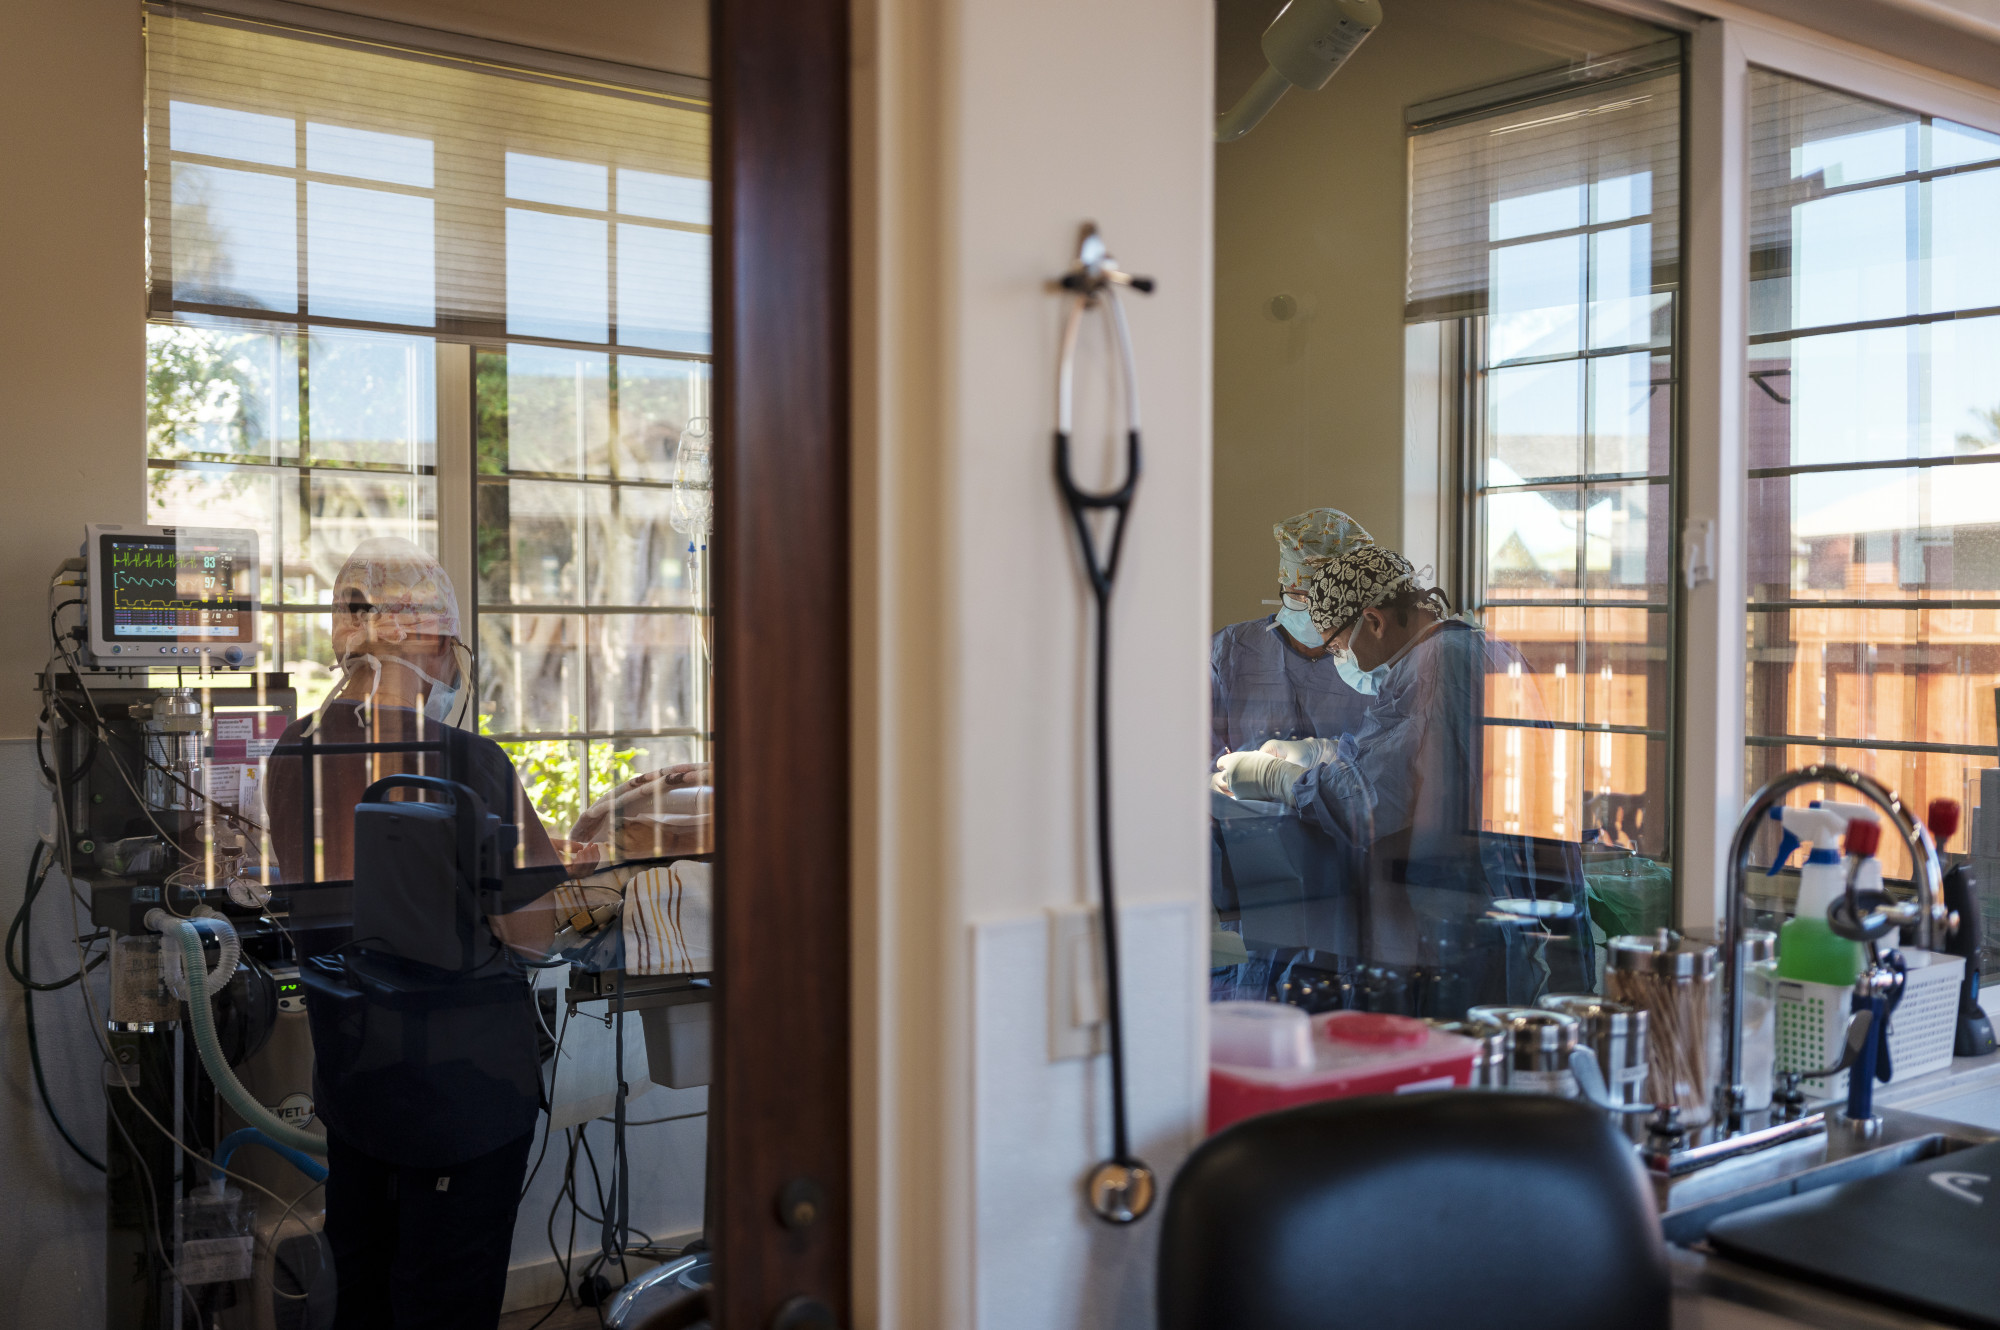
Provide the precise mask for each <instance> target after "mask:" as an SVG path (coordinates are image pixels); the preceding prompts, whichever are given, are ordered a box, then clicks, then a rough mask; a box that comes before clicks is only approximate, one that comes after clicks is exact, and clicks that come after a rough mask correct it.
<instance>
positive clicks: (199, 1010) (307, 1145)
mask: <svg viewBox="0 0 2000 1330" xmlns="http://www.w3.org/2000/svg"><path fill="white" fill-rule="evenodd" d="M173 926H174V928H175V930H176V931H177V932H179V933H180V935H181V964H182V968H183V971H184V973H185V974H186V976H187V986H188V1019H189V1020H190V1021H191V1022H192V1023H193V1025H194V1046H195V1047H196V1048H197V1049H199V1050H200V1051H201V1065H202V1066H204V1067H206V1068H208V1078H209V1079H210V1080H212V1081H214V1082H215V1088H216V1091H217V1092H218V1093H220V1094H221V1095H222V1100H223V1102H224V1103H226V1104H228V1105H229V1106H230V1107H231V1108H233V1109H235V1110H236V1115H237V1116H238V1117H240V1118H242V1119H243V1121H244V1122H246V1123H248V1124H249V1125H250V1126H252V1127H255V1128H257V1129H258V1130H259V1131H261V1132H263V1133H264V1134H265V1135H267V1136H269V1137H270V1138H271V1139H273V1140H275V1141H277V1142H278V1143H279V1144H280V1145H288V1146H290V1147H291V1148H292V1149H294V1150H303V1151H304V1152H305V1153H307V1154H309V1155H317V1156H319V1157H320V1158H325V1157H326V1138H325V1137H324V1136H315V1135H313V1134H312V1133H311V1132H309V1131H305V1130H303V1129H302V1128H299V1127H294V1126H293V1125H292V1124H291V1123H289V1122H285V1121H283V1120H281V1119H280V1118H279V1117H278V1115H277V1114H275V1113H273V1112H272V1111H271V1110H270V1109H268V1108H266V1107H264V1106H263V1105H262V1104H260V1103H258V1102H257V1099H256V1097H255V1096H254V1095H252V1094H251V1093H250V1092H249V1091H248V1090H246V1089H244V1088H243V1082H241V1081H239V1080H237V1079H236V1071H235V1069H234V1068H233V1067H231V1066H230V1065H229V1059H228V1058H225V1057H224V1056H222V1045H221V1044H220V1043H218V1042H217V1041H216V1038H215V1014H214V1013H213V1012H212V1011H210V1010H209V1007H208V958H207V957H206V956H204V955H202V950H201V930H200V929H199V928H196V927H195V924H194V920H192V919H176V920H174V921H173ZM225 927H226V925H225Z"/></svg>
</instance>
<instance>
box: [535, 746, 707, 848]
mask: <svg viewBox="0 0 2000 1330" xmlns="http://www.w3.org/2000/svg"><path fill="white" fill-rule="evenodd" d="M714 781H715V769H714V768H713V767H712V766H711V765H710V764H708V763H706V762H691V763H684V764H682V765H680V766H672V767H665V768H663V769H661V770H659V771H648V772H646V773H645V774H643V775H639V776H634V777H632V779H630V780H628V781H626V782H625V783H624V784H622V785H620V786H619V787H618V788H617V789H615V790H613V791H611V793H609V794H607V795H605V796H604V797H603V798H602V799H599V800H598V801H597V802H596V803H594V804H592V805H591V806H590V807H589V808H588V809H587V810H585V812H584V814H583V816H581V817H579V818H578V819H577V820H576V825H574V826H573V827H571V828H570V832H569V839H571V840H573V841H585V842H591V841H595V842H598V843H600V844H601V843H603V842H605V841H607V840H609V839H610V838H611V827H612V824H613V822H614V821H615V820H619V819H623V818H626V817H630V816H632V815H633V814H635V813H640V812H663V811H668V810H667V808H666V806H665V805H666V798H667V792H668V791H670V790H685V789H692V788H697V787H700V788H706V787H708V786H711V785H713V784H714ZM672 811H674V812H693V811H695V810H694V809H691V808H689V809H682V808H678V807H676V808H674V809H672ZM701 811H706V809H703V810H701ZM614 814H615V815H616V818H614Z"/></svg>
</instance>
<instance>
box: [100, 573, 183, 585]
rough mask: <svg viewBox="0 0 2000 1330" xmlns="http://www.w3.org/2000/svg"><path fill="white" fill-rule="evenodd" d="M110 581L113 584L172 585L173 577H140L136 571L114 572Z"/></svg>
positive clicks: (173, 582)
mask: <svg viewBox="0 0 2000 1330" xmlns="http://www.w3.org/2000/svg"><path fill="white" fill-rule="evenodd" d="M111 582H112V585H113V586H173V585H174V584H175V579H173V578H171V577H141V576H139V575H138V574H137V573H120V572H114V573H112V574H111Z"/></svg>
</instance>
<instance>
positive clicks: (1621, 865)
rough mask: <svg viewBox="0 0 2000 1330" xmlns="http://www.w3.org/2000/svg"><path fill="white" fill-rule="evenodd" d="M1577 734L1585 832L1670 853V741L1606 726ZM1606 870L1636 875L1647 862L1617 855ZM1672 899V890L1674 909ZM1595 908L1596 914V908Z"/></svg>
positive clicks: (1595, 887)
mask: <svg viewBox="0 0 2000 1330" xmlns="http://www.w3.org/2000/svg"><path fill="white" fill-rule="evenodd" d="M1578 738H1579V743H1578V745H1577V747H1578V749H1579V752H1578V775H1577V778H1578V780H1579V781H1580V782H1581V784H1582V786H1583V813H1582V820H1583V828H1584V836H1585V838H1586V839H1589V838H1591V836H1592V833H1595V838H1596V840H1597V841H1598V843H1600V844H1604V845H1620V846H1623V847H1625V848H1626V849H1628V850H1631V851H1633V852H1634V853H1635V854H1640V855H1644V856H1646V857H1647V858H1649V859H1664V858H1666V856H1667V834H1668V831H1669V830H1670V828H1669V827H1668V825H1667V796H1666V789H1667V745H1666V744H1665V743H1664V742H1662V741H1660V740H1657V739H1647V738H1643V737H1641V736H1639V735H1636V734H1613V733H1610V732H1607V731H1602V730H1600V731H1597V732H1595V733H1585V734H1582V735H1580V736H1578ZM1602 871H1604V872H1606V873H1608V874H1610V875H1612V876H1614V877H1625V878H1631V877H1637V876H1641V875H1643V873H1644V868H1643V866H1642V865H1639V864H1635V863H1629V862H1618V861H1614V862H1613V863H1612V864H1610V865H1608V866H1606V867H1605V868H1604V869H1603V870H1602ZM1619 885H1622V884H1619ZM1591 888H1592V891H1593V894H1596V893H1597V892H1598V891H1600V890H1602V889H1603V888H1602V887H1601V885H1600V883H1599V882H1597V881H1596V880H1595V879H1594V878H1593V880H1592V882H1591ZM1628 890H1631V889H1630V888H1628ZM1672 903H1673V896H1672V892H1671V891H1670V890H1669V891H1666V892H1664V893H1663V900H1662V904H1663V905H1665V906H1666V907H1667V908H1668V909H1669V910H1670V909H1671V907H1672ZM1592 913H1593V915H1595V910H1593V912H1592ZM1666 922H1667V920H1666V919H1665V918H1662V919H1661V920H1660V923H1662V924H1664V923H1666ZM1607 931H1610V930H1607Z"/></svg>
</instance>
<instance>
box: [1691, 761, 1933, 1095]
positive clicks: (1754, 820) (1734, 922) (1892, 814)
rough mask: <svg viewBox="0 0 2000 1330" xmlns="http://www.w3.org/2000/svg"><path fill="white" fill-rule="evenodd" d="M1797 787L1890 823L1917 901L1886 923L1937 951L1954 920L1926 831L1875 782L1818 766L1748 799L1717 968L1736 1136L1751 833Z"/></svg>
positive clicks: (1732, 857) (1735, 846) (1733, 855)
mask: <svg viewBox="0 0 2000 1330" xmlns="http://www.w3.org/2000/svg"><path fill="white" fill-rule="evenodd" d="M1802 785H1845V786H1846V787H1847V788H1849V789H1851V790H1856V791H1858V792H1859V793H1860V794H1861V795H1863V796H1864V797H1865V798H1866V799H1867V800H1868V801H1869V802H1870V803H1872V804H1874V805H1875V806H1876V807H1878V808H1880V809H1881V810H1882V811H1883V812H1884V813H1886V814H1888V816H1889V821H1890V823H1891V824H1892V825H1894V827H1895V828H1896V831H1897V833H1898V834H1899V835H1901V836H1902V838H1903V844H1904V845H1906V846H1908V847H1909V851H1910V863H1911V864H1912V865H1913V866H1914V867H1913V871H1912V874H1911V875H1912V876H1913V877H1914V878H1915V879H1916V883H1917V902H1916V904H1914V905H1911V904H1907V903H1905V904H1900V905H1894V906H1890V907H1889V908H1888V910H1887V911H1886V913H1887V914H1888V915H1889V917H1890V919H1891V920H1892V921H1893V922H1894V923H1895V924H1897V925H1899V926H1902V927H1913V928H1915V929H1916V930H1917V942H1916V945H1918V946H1920V947H1923V948H1926V949H1927V950H1931V951H1936V950H1938V946H1937V945H1936V944H1937V943H1939V942H1941V941H1942V940H1943V937H1944V935H1945V934H1948V933H1950V932H1951V931H1952V929H1953V928H1954V927H1955V926H1956V918H1955V917H1954V916H1952V915H1950V914H1948V913H1947V912H1946V910H1945V907H1944V903H1943V897H1944V872H1943V870H1942V869H1941V868H1940V866H1939V864H1938V854H1937V844H1936V842H1934V841H1933V840H1932V839H1931V833H1930V829H1929V828H1928V827H1926V826H1925V825H1924V824H1923V822H1922V821H1920V820H1919V819H1918V818H1917V817H1916V815H1915V814H1913V813H1911V812H1910V810H1909V809H1908V808H1907V807H1905V806H1904V804H1903V801H1902V800H1901V799H1898V798H1897V797H1896V792H1895V791H1894V790H1891V789H1890V788H1888V787H1887V786H1886V785H1883V784H1882V783H1881V782H1880V781H1877V780H1876V779H1875V778H1874V777H1873V776H1869V775H1865V774H1863V773H1862V772H1859V771H1854V770H1852V769H1850V768H1848V767H1838V766H1833V765H1831V764H1816V765H1813V766H1809V767H1800V768H1799V769H1798V770H1797V771H1788V772H1786V773H1785V774H1784V775H1782V776H1779V777H1778V778H1777V779H1775V780H1773V781H1772V782H1771V783H1770V784H1768V785H1766V786H1765V787H1764V788H1763V789H1761V790H1759V791H1757V793H1756V794H1755V795H1754V796H1753V797H1752V798H1751V800H1750V807H1749V808H1748V809H1746V810H1745V811H1744V814H1743V820H1742V821H1741V822H1739V823H1737V824H1736V834H1735V836H1734V837H1733V838H1731V840H1730V843H1729V895H1728V898H1727V900H1726V901H1725V902H1724V905H1723V915H1722V954H1723V964H1724V965H1725V966H1726V967H1727V970H1728V976H1729V979H1728V982H1729V991H1728V994H1727V998H1726V1002H1727V1005H1726V1006H1725V1007H1724V1009H1723V1038H1724V1040H1725V1044H1724V1056H1723V1068H1724V1070H1725V1071H1726V1072H1727V1073H1728V1074H1727V1076H1726V1078H1725V1080H1724V1082H1723V1084H1722V1085H1721V1086H1720V1087H1719V1088H1718V1090H1717V1094H1716V1098H1717V1100H1718V1102H1717V1104H1716V1109H1717V1118H1718V1119H1719V1120H1720V1121H1722V1122H1723V1123H1724V1124H1725V1125H1726V1127H1727V1129H1728V1130H1729V1131H1730V1132H1732V1133H1733V1132H1736V1131H1738V1130H1740V1129H1741V1128H1742V1125H1743V1102H1744V1091H1743V949H1742V945H1741V944H1742V939H1743V898H1744V896H1745V895H1746V894H1748V884H1749V866H1750V841H1751V839H1752V838H1753V837H1754V836H1756V834H1757V829H1758V828H1759V827H1761V826H1763V824H1764V821H1765V815H1766V814H1767V813H1769V812H1770V810H1771V809H1772V808H1774V807H1776V806H1777V805H1778V804H1779V802H1780V801H1782V800H1783V799H1784V797H1785V796H1786V795H1787V794H1789V793H1791V792H1792V791H1793V790H1796V789H1798V788H1799V787H1800V786H1802Z"/></svg>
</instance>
